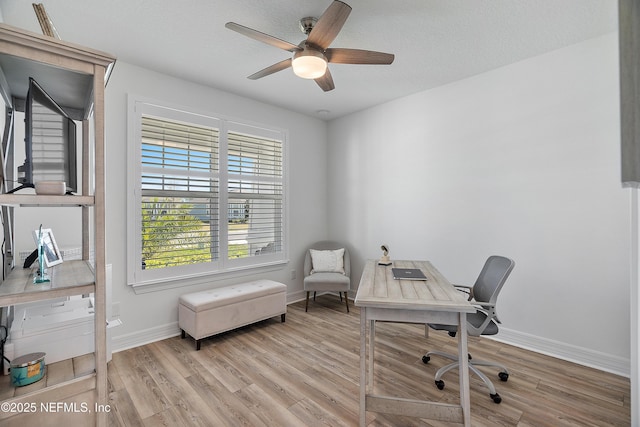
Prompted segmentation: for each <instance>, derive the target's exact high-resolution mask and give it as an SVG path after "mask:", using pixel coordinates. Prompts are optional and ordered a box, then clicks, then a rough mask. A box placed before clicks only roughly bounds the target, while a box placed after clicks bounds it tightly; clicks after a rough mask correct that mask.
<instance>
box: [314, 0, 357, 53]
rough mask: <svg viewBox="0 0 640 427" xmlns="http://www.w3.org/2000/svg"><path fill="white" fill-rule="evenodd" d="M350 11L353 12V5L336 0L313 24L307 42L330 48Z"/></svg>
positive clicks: (322, 47)
mask: <svg viewBox="0 0 640 427" xmlns="http://www.w3.org/2000/svg"><path fill="white" fill-rule="evenodd" d="M349 13H351V6H349V5H348V4H346V3H343V2H341V1H338V0H335V1H334V2H333V3H331V5H330V6H329V7H328V8H327V10H325V11H324V13H323V14H322V16H321V17H320V19H318V22H316V24H315V25H314V26H313V29H312V30H311V32H310V33H309V37H308V38H307V42H308V43H310V44H313V45H315V46H318V47H319V48H321V49H326V48H328V47H329V45H330V44H331V42H332V41H333V40H334V39H335V38H336V36H337V35H338V33H339V32H340V30H341V29H342V26H343V25H344V23H345V21H346V20H347V17H348V16H349Z"/></svg>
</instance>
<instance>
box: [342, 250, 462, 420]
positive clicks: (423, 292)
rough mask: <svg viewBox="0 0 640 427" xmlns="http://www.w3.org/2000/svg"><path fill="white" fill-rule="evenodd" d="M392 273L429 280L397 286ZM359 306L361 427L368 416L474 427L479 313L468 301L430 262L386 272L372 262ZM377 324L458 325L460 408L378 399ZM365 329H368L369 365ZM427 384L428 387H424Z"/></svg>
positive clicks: (362, 282)
mask: <svg viewBox="0 0 640 427" xmlns="http://www.w3.org/2000/svg"><path fill="white" fill-rule="evenodd" d="M392 267H400V268H419V269H421V270H422V271H423V272H424V274H425V275H426V276H427V278H428V280H427V281H418V280H395V279H394V278H393V275H392V273H391V268H392ZM355 305H356V306H358V307H360V426H361V427H364V426H365V425H366V421H365V415H366V411H367V410H369V411H373V412H381V413H388V414H397V415H404V416H411V417H418V418H429V419H436V420H442V421H449V422H457V423H464V425H465V426H470V425H471V414H470V412H469V406H470V401H469V363H468V359H467V313H474V312H475V309H474V308H473V306H472V305H471V304H470V303H469V302H468V301H467V299H466V298H465V295H464V294H462V293H461V292H458V291H456V290H455V289H454V287H453V285H451V283H449V281H448V280H447V279H445V278H444V276H442V274H440V272H439V271H438V270H437V269H436V268H435V267H434V266H433V265H431V263H430V262H428V261H393V265H390V266H386V267H385V266H380V265H377V261H375V260H369V261H367V263H366V265H365V267H364V271H363V272H362V278H361V279H360V285H359V287H358V293H357V295H356V299H355ZM377 320H378V321H387V322H406V323H421V324H426V323H440V324H447V325H458V334H457V337H458V356H459V360H460V361H461V366H460V405H452V404H443V403H438V402H427V401H424V400H413V399H405V398H398V397H391V396H381V395H376V394H374V369H373V360H374V345H375V323H376V321H377ZM367 324H369V361H368V363H367V357H366V350H367V340H366V336H367ZM425 347H426V340H425ZM367 367H368V368H369V369H368V370H367ZM425 375H426V369H425ZM428 383H429V382H428V381H425V385H426V384H428Z"/></svg>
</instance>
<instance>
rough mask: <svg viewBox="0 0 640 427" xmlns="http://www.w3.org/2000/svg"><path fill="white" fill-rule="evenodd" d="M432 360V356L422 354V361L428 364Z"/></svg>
mask: <svg viewBox="0 0 640 427" xmlns="http://www.w3.org/2000/svg"><path fill="white" fill-rule="evenodd" d="M429 360H431V357H430V356H422V363H424V364H427V363H429Z"/></svg>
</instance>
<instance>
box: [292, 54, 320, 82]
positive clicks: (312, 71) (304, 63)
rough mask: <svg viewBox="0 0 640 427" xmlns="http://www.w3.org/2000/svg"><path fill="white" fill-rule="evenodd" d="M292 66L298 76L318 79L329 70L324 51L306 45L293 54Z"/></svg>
mask: <svg viewBox="0 0 640 427" xmlns="http://www.w3.org/2000/svg"><path fill="white" fill-rule="evenodd" d="M291 67H292V68H293V72H294V73H295V75H296V76H298V77H302V78H303V79H317V78H319V77H322V76H324V73H326V72H327V58H326V57H325V56H324V55H323V54H322V52H320V51H318V50H316V49H309V48H307V47H305V48H304V49H303V50H301V51H298V52H296V53H295V54H294V55H293V61H292V62H291Z"/></svg>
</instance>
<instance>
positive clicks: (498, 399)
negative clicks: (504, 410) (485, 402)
mask: <svg viewBox="0 0 640 427" xmlns="http://www.w3.org/2000/svg"><path fill="white" fill-rule="evenodd" d="M489 397H491V399H493V402H494V403H500V402H502V398H501V397H500V395H499V394H498V393H496V394H490V395H489Z"/></svg>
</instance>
